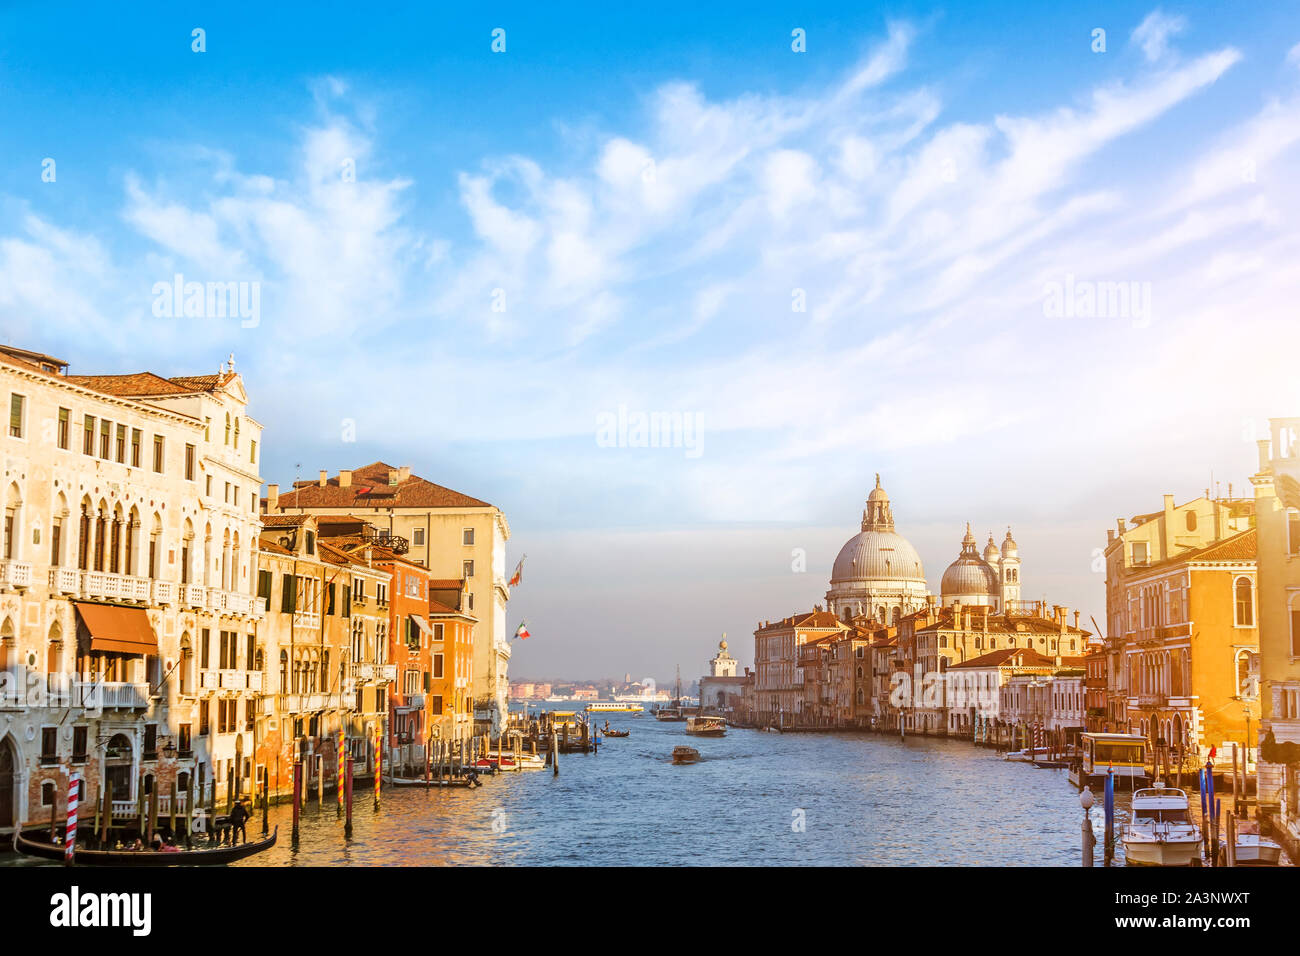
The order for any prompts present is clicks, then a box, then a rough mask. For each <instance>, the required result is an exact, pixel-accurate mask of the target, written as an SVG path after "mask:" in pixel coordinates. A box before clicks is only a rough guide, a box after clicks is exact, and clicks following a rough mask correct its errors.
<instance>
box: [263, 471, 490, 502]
mask: <svg viewBox="0 0 1300 956" xmlns="http://www.w3.org/2000/svg"><path fill="white" fill-rule="evenodd" d="M397 470H398V469H396V468H394V467H392V466H391V465H388V464H385V463H384V462H382V461H376V462H373V463H371V464H369V465H366V466H365V467H364V468H357V469H355V470H353V472H352V483H351V484H350V485H348V486H347V487H343V486H341V485H340V484H339V479H338V476H337V475H335V476H334V477H332V478H328V479H326V482H325V486H324V487H321V485H320V483H319V482H313V481H302V482H298V483H297V486H296V487H295V488H294V489H293V490H292V491H286V492H284V493H283V494H281V495H280V497H279V500H278V501H277V502H276V507H277V508H365V507H368V506H374V505H380V506H381V507H384V508H491V507H492V505H491V504H489V503H488V502H486V501H482V500H480V499H478V498H471V497H470V496H469V495H464V494H461V493H460V492H459V491H453V490H452V489H450V488H444V487H443V486H442V485H436V484H434V483H433V482H432V481H427V480H426V479H424V478H421V477H419V476H418V475H411V476H410V477H409V478H407V479H406V480H405V481H402V482H398V483H397V484H395V485H390V484H389V482H388V474H389V472H390V471H397ZM381 502H382V504H381Z"/></svg>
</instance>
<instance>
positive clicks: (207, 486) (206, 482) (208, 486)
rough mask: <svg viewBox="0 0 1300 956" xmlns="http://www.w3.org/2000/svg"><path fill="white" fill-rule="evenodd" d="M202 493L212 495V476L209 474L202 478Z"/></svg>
mask: <svg viewBox="0 0 1300 956" xmlns="http://www.w3.org/2000/svg"><path fill="white" fill-rule="evenodd" d="M203 493H204V494H205V495H207V496H208V497H209V498H211V497H212V476H211V475H207V476H206V477H205V478H204V479H203Z"/></svg>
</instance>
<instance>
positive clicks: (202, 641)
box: [199, 627, 212, 670]
mask: <svg viewBox="0 0 1300 956" xmlns="http://www.w3.org/2000/svg"><path fill="white" fill-rule="evenodd" d="M211 645H212V631H211V630H209V629H208V628H206V627H205V628H203V630H202V632H201V634H200V636H199V667H200V668H201V669H202V670H207V669H208V651H209V650H210V649H211Z"/></svg>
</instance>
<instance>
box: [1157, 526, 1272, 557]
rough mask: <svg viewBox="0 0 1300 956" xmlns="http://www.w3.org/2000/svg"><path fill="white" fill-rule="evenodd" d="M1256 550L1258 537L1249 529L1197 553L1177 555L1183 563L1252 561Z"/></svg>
mask: <svg viewBox="0 0 1300 956" xmlns="http://www.w3.org/2000/svg"><path fill="white" fill-rule="evenodd" d="M1258 550H1259V536H1258V535H1257V534H1256V533H1255V529H1254V528H1251V529H1249V530H1247V531H1243V532H1241V533H1240V534H1234V535H1233V536H1232V537H1231V538H1224V539H1223V540H1222V541H1219V542H1217V543H1215V544H1212V545H1210V546H1209V547H1206V548H1202V549H1201V550H1199V551H1193V552H1192V553H1191V554H1183V555H1179V558H1181V559H1182V560H1183V561H1254V560H1255V557H1256V556H1257V554H1258ZM1175 560H1177V559H1175Z"/></svg>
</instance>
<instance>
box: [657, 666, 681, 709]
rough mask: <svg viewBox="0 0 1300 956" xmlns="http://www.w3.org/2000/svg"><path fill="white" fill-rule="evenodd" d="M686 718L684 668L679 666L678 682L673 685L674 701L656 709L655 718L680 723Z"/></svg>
mask: <svg viewBox="0 0 1300 956" xmlns="http://www.w3.org/2000/svg"><path fill="white" fill-rule="evenodd" d="M685 719H686V709H685V708H684V707H683V706H682V669H681V668H680V667H679V668H677V683H676V685H674V687H673V702H672V704H671V705H669V706H660V707H659V708H658V709H656V710H655V720H667V721H673V722H674V723H680V722H681V721H683V720H685Z"/></svg>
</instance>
